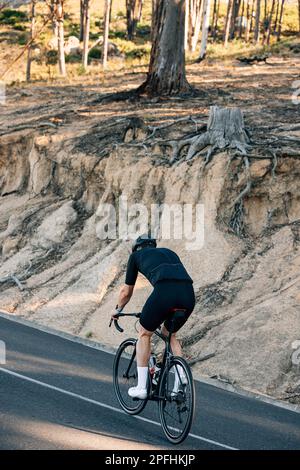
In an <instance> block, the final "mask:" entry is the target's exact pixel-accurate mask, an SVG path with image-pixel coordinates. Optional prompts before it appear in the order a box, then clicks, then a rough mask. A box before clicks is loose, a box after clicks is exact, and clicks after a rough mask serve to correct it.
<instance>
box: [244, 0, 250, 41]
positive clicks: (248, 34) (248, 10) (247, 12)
mask: <svg viewBox="0 0 300 470" xmlns="http://www.w3.org/2000/svg"><path fill="white" fill-rule="evenodd" d="M246 16H247V25H246V31H245V41H246V42H248V41H249V37H250V27H251V19H250V0H247V7H246Z"/></svg>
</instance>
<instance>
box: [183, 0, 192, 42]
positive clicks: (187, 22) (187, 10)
mask: <svg viewBox="0 0 300 470" xmlns="http://www.w3.org/2000/svg"><path fill="white" fill-rule="evenodd" d="M191 1H192V0H185V23H184V50H185V51H187V50H188V49H189V36H190V34H191V28H190V26H191V24H190V23H191V21H190V20H191V12H190V7H191V5H190V3H191Z"/></svg>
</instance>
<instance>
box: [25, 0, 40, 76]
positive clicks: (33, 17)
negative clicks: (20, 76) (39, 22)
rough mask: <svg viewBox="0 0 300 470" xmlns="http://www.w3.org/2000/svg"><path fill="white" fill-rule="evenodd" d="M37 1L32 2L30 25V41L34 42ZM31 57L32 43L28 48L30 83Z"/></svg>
mask: <svg viewBox="0 0 300 470" xmlns="http://www.w3.org/2000/svg"><path fill="white" fill-rule="evenodd" d="M36 2H37V0H31V25H30V39H31V40H33V38H34V34H35V7H36ZM31 56H32V43H31V44H30V46H29V47H28V55H27V66H26V80H27V81H28V82H29V80H30V75H31Z"/></svg>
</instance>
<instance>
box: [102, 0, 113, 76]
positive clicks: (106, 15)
mask: <svg viewBox="0 0 300 470" xmlns="http://www.w3.org/2000/svg"><path fill="white" fill-rule="evenodd" d="M110 4H111V0H105V7H104V8H105V11H104V29H103V47H102V66H103V69H106V67H107V52H108V35H109V12H110Z"/></svg>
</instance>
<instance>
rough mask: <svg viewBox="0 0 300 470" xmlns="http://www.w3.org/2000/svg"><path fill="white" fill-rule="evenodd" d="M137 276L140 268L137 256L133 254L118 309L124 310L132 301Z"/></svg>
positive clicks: (120, 294) (128, 264) (129, 261)
mask: <svg viewBox="0 0 300 470" xmlns="http://www.w3.org/2000/svg"><path fill="white" fill-rule="evenodd" d="M137 275H138V267H137V265H136V261H135V256H134V254H132V255H131V256H130V257H129V260H128V263H127V270H126V279H125V284H124V285H123V286H122V287H121V290H120V293H119V298H118V308H121V309H122V308H124V307H125V305H126V304H127V303H128V302H129V300H130V299H131V297H132V293H133V289H134V285H135V281H136V278H137Z"/></svg>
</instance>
